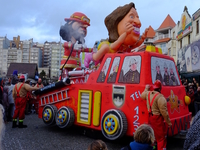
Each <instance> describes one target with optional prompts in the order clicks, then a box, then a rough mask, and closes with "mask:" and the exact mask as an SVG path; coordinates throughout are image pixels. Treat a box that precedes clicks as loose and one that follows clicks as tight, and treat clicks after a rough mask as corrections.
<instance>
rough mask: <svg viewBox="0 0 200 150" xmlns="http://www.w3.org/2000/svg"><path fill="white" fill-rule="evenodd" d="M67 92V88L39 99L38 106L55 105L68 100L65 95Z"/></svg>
mask: <svg viewBox="0 0 200 150" xmlns="http://www.w3.org/2000/svg"><path fill="white" fill-rule="evenodd" d="M68 90H69V88H67V89H65V90H61V91H58V92H54V93H51V94H48V95H45V96H43V97H41V98H40V106H44V105H47V104H55V103H58V102H61V101H64V100H68V99H70V97H68V94H67V93H68Z"/></svg>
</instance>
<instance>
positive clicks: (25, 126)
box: [18, 122, 28, 128]
mask: <svg viewBox="0 0 200 150" xmlns="http://www.w3.org/2000/svg"><path fill="white" fill-rule="evenodd" d="M18 127H19V128H27V127H28V126H27V125H24V124H23V122H19V126H18Z"/></svg>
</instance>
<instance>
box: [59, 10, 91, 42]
mask: <svg viewBox="0 0 200 150" xmlns="http://www.w3.org/2000/svg"><path fill="white" fill-rule="evenodd" d="M65 21H66V22H67V23H66V24H65V25H64V26H61V28H60V36H61V37H62V38H63V40H66V41H71V40H72V38H74V39H75V40H76V41H79V43H84V37H85V36H86V35H87V27H88V26H90V19H89V18H88V17H87V16H86V15H85V14H83V13H80V12H75V13H73V14H72V15H71V16H70V18H65Z"/></svg>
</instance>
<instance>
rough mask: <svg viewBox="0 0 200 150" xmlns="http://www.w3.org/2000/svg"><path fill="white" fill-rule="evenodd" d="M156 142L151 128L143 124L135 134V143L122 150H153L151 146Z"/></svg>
mask: <svg viewBox="0 0 200 150" xmlns="http://www.w3.org/2000/svg"><path fill="white" fill-rule="evenodd" d="M154 141H155V136H154V131H153V129H152V128H151V126H149V125H147V124H142V125H141V126H139V127H138V128H137V130H136V131H135V133H134V141H133V142H131V143H130V144H129V145H128V146H126V147H123V148H122V149H121V150H153V146H151V145H152V144H153V143H154Z"/></svg>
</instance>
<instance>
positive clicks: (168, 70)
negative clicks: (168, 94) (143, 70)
mask: <svg viewBox="0 0 200 150" xmlns="http://www.w3.org/2000/svg"><path fill="white" fill-rule="evenodd" d="M151 77H152V83H154V82H155V80H157V79H158V80H160V81H161V83H162V85H164V86H178V85H180V81H179V78H178V74H177V70H176V67H175V64H174V62H173V61H171V60H168V59H164V58H158V57H151Z"/></svg>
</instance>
